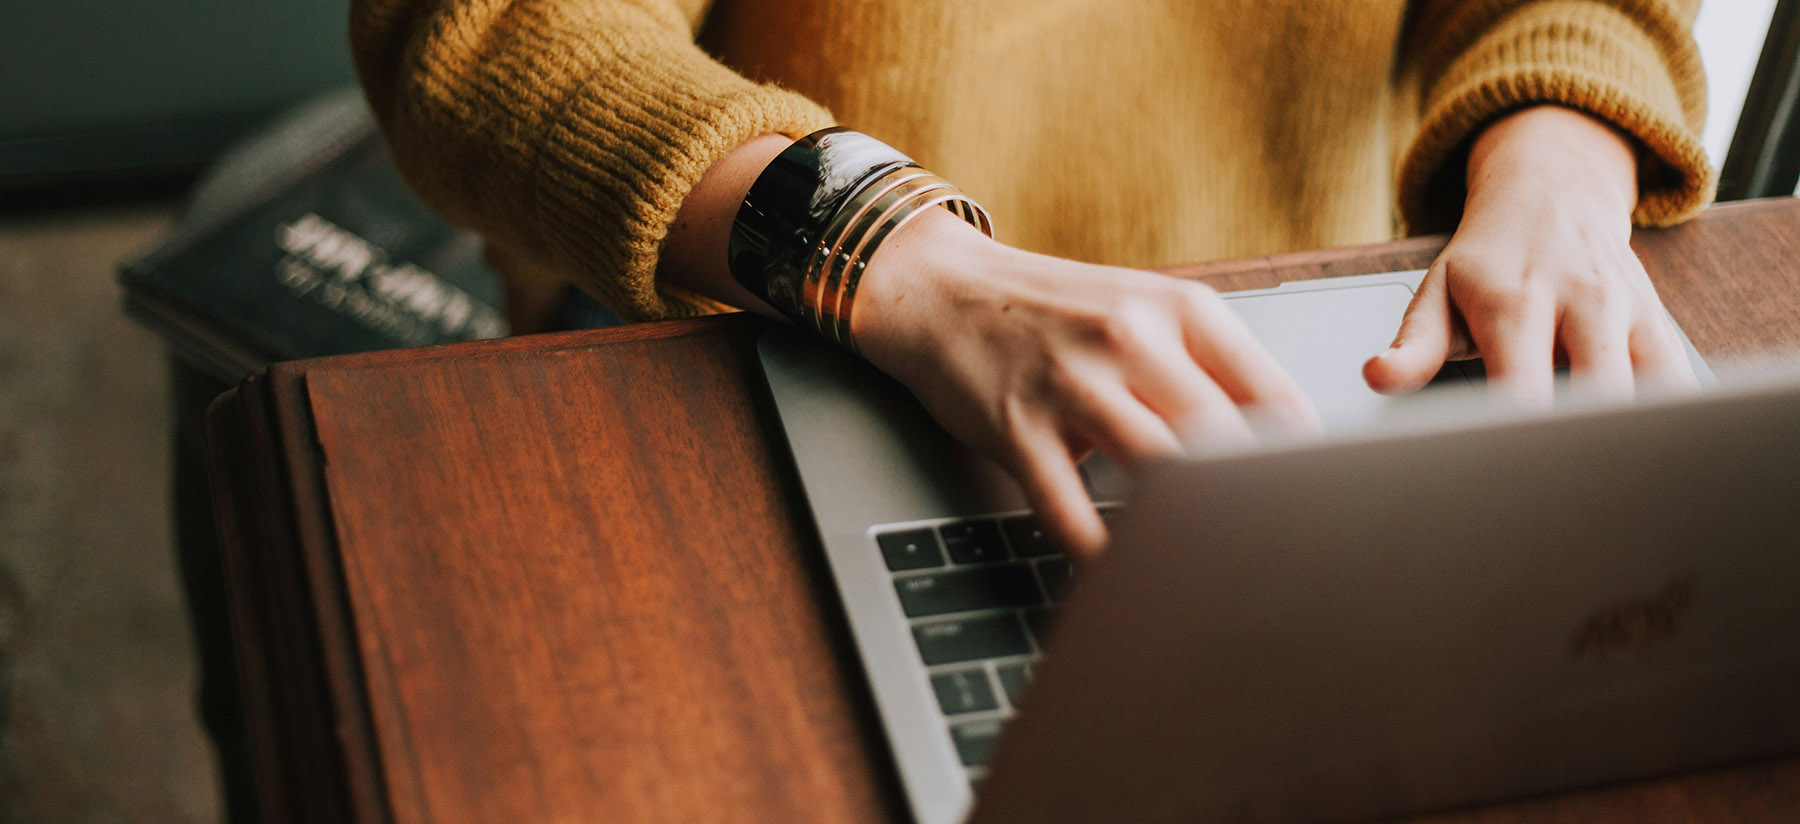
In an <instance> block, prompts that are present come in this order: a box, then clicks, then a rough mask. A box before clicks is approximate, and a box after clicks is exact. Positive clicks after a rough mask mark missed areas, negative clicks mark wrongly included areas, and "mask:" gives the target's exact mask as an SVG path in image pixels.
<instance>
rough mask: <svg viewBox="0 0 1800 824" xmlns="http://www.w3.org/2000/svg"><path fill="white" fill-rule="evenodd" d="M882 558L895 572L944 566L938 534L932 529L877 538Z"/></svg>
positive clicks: (887, 534)
mask: <svg viewBox="0 0 1800 824" xmlns="http://www.w3.org/2000/svg"><path fill="white" fill-rule="evenodd" d="M875 543H876V544H877V545H879V546H880V547H881V557H882V559H883V560H886V561H887V568H888V569H890V570H893V571H894V572H903V571H905V570H909V569H928V568H930V567H940V566H943V565H944V551H943V550H941V549H938V540H937V533H936V532H933V531H932V529H931V527H925V528H923V529H908V530H906V531H904V532H887V533H883V534H881V535H877V536H875Z"/></svg>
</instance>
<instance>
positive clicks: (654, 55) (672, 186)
mask: <svg viewBox="0 0 1800 824" xmlns="http://www.w3.org/2000/svg"><path fill="white" fill-rule="evenodd" d="M607 75H608V76H603V77H595V78H593V79H592V80H591V81H590V83H589V85H588V86H587V87H586V88H582V89H578V90H577V91H576V93H575V94H573V95H572V96H571V97H572V99H570V100H568V101H566V103H565V105H564V108H563V111H562V113H561V114H560V116H559V117H558V118H557V122H556V123H555V125H554V126H553V127H552V128H551V129H550V130H549V132H548V140H547V141H546V143H545V148H544V149H543V155H542V156H541V157H540V159H539V166H538V172H537V174H536V181H537V184H536V185H537V187H538V197H537V198H536V204H537V214H536V215H535V217H536V220H537V222H538V225H539V227H540V230H541V232H542V237H543V240H544V242H545V243H546V244H547V245H548V246H549V247H550V249H549V251H550V252H551V254H552V255H553V256H554V257H555V258H556V259H558V260H559V261H562V262H564V263H565V264H566V265H568V266H570V267H571V271H570V274H571V276H573V277H575V278H577V279H578V280H579V283H580V285H581V286H583V287H584V288H586V289H587V290H588V291H590V292H592V293H593V294H594V295H595V297H597V298H599V299H600V301H601V302H602V303H605V304H606V305H607V307H608V308H610V309H612V310H613V311H615V312H617V313H618V314H619V315H620V316H621V317H624V318H626V319H627V320H658V319H664V318H674V317H687V316H691V315H696V314H704V313H707V312H712V311H718V310H719V309H721V308H723V307H722V306H720V305H719V304H717V303H714V302H712V301H709V300H706V299H704V298H700V297H698V296H696V295H693V294H691V293H688V292H686V291H684V290H681V289H679V288H676V287H674V286H671V285H669V284H666V283H662V282H660V281H658V279H657V277H656V264H657V260H658V258H659V257H660V253H661V249H662V244H663V241H664V239H665V238H666V237H667V236H668V233H669V227H670V226H672V225H673V224H674V222H675V215H676V213H677V211H679V210H680V208H681V203H682V201H683V200H685V199H686V198H687V195H688V193H689V192H690V191H691V190H692V189H693V188H694V184H696V183H698V182H699V180H700V177H701V175H702V174H704V173H705V172H706V170H707V169H708V168H710V167H711V166H712V164H713V163H714V162H715V161H717V160H718V159H719V158H721V157H723V156H725V154H726V153H727V152H729V151H731V149H733V148H735V147H736V146H738V145H740V144H742V143H744V142H745V141H748V140H750V139H751V138H754V137H757V136H759V135H763V134H770V133H779V134H785V135H788V136H790V137H794V138H796V139H797V138H799V137H803V136H805V135H807V134H810V133H812V132H814V131H817V130H819V129H822V128H825V127H827V126H830V125H832V119H831V115H830V114H829V113H828V112H826V111H825V110H824V109H823V108H821V107H820V106H818V105H817V104H815V103H813V102H811V101H809V100H807V99H806V98H804V97H802V96H800V95H799V94H796V93H794V92H791V91H787V90H785V89H781V88H777V87H774V86H769V85H761V84H756V83H752V82H750V81H748V80H746V79H744V78H743V77H741V76H739V75H737V74H735V73H733V72H731V71H730V70H728V69H726V68H724V67H723V66H720V65H719V64H717V63H714V62H713V61H711V60H710V59H707V58H706V57H705V56H704V55H703V54H702V53H701V52H699V50H697V49H695V50H688V51H684V52H682V53H680V54H678V55H675V56H671V54H670V53H669V52H668V51H666V50H664V51H657V52H645V53H639V54H632V55H619V59H617V60H616V61H612V62H610V63H609V64H608V65H607ZM621 77H628V78H632V79H633V81H634V82H631V83H620V82H617V80H616V78H621ZM720 254H723V250H721V252H720Z"/></svg>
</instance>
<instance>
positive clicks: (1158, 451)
mask: <svg viewBox="0 0 1800 824" xmlns="http://www.w3.org/2000/svg"><path fill="white" fill-rule="evenodd" d="M1066 404H1067V407H1066V408H1067V412H1066V414H1067V416H1068V425H1069V427H1070V429H1072V430H1073V434H1075V435H1076V436H1077V437H1078V438H1079V439H1081V440H1082V441H1084V442H1086V443H1091V444H1093V445H1094V447H1095V448H1097V449H1099V450H1100V451H1101V452H1105V453H1106V454H1107V455H1108V456H1111V457H1112V459H1113V460H1115V461H1118V462H1119V463H1120V464H1121V465H1123V466H1125V467H1128V468H1129V467H1134V466H1137V465H1139V464H1142V463H1145V462H1148V461H1157V460H1166V459H1169V458H1177V457H1180V456H1181V455H1182V452H1183V450H1182V448H1181V441H1180V440H1178V439H1177V438H1176V437H1175V431H1174V430H1173V429H1171V428H1170V426H1169V424H1168V423H1167V422H1166V421H1164V420H1163V418H1161V417H1159V416H1158V415H1157V414H1156V413H1155V412H1153V411H1151V410H1150V409H1149V408H1148V407H1146V406H1145V405H1144V402H1142V401H1140V400H1138V398H1137V397H1136V396H1134V395H1132V394H1131V393H1130V392H1128V391H1126V390H1125V388H1124V387H1123V386H1118V387H1116V388H1113V389H1102V388H1097V387H1088V388H1084V389H1083V390H1082V391H1081V392H1079V393H1078V394H1074V395H1072V396H1068V397H1066Z"/></svg>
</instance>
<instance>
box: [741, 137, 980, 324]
mask: <svg viewBox="0 0 1800 824" xmlns="http://www.w3.org/2000/svg"><path fill="white" fill-rule="evenodd" d="M934 205H941V206H944V207H945V208H948V209H950V211H951V212H953V213H954V214H956V215H957V216H958V217H960V218H962V219H963V220H966V221H968V222H969V223H970V224H973V225H974V226H975V227H976V228H978V229H980V230H981V231H983V232H984V233H987V234H988V235H990V236H991V235H992V234H993V229H992V225H991V223H990V221H989V219H988V215H987V212H986V211H984V210H983V209H982V208H981V207H980V206H979V205H977V204H976V203H975V202H974V201H972V200H970V199H969V198H968V196H966V195H964V194H963V193H962V192H961V191H960V190H958V189H957V188H956V187H954V186H952V185H950V184H949V183H948V182H947V181H944V180H943V179H941V178H939V177H937V176H936V175H933V174H931V173H930V172H927V171H925V170H924V169H921V168H919V166H918V164H916V163H914V162H913V161H912V159H911V158H909V157H907V156H906V155H903V154H901V153H899V152H898V151H895V150H894V149H893V148H892V147H890V146H888V145H887V144H885V143H882V142H881V141H879V140H876V139H874V138H872V137H869V136H868V135H865V134H862V133H860V132H854V131H851V130H849V129H844V128H831V129H825V130H823V131H818V132H814V133H812V134H810V135H807V136H806V137H804V138H801V139H800V140H798V141H796V142H795V143H794V145H792V146H789V147H788V148H787V149H786V150H785V151H783V152H782V153H781V155H780V156H778V157H776V158H775V160H774V161H773V162H771V163H770V164H769V166H768V168H767V169H765V170H763V173H762V175H761V176H760V177H758V178H757V179H756V182H755V183H754V184H752V185H751V187H750V191H749V193H748V194H746V195H745V196H744V204H743V206H741V207H739V209H738V213H737V220H736V221H735V222H734V223H733V224H732V228H731V243H730V248H729V251H728V255H729V257H728V261H729V265H730V267H731V275H732V277H734V278H736V279H737V282H738V283H740V284H743V286H744V288H745V289H748V290H749V291H750V292H751V294H754V295H756V296H757V297H759V298H762V299H763V300H765V301H768V302H769V304H770V305H771V306H774V307H775V308H776V309H778V310H780V311H781V312H782V313H783V314H785V315H787V316H788V317H789V318H790V319H792V320H793V321H794V322H795V323H797V324H800V325H802V326H806V327H810V328H812V329H814V330H816V331H817V332H819V334H820V335H822V336H824V337H825V338H826V339H827V340H830V341H833V342H835V343H837V344H838V345H840V346H843V347H845V348H847V349H851V350H852V351H854V350H855V344H854V342H853V341H852V340H851V338H850V308H851V306H852V305H853V302H854V300H855V295H856V285H857V282H858V280H859V279H860V278H861V276H862V271H863V268H864V266H865V264H866V261H867V260H868V259H869V258H870V257H871V256H873V255H874V253H875V249H876V247H877V246H878V245H879V244H880V242H881V241H882V239H884V238H886V237H887V236H888V235H889V234H891V233H892V232H893V231H894V230H895V229H897V228H899V227H900V226H901V225H903V224H905V223H906V222H907V221H908V220H910V219H911V218H912V217H914V216H915V215H917V214H918V212H919V210H921V209H924V208H927V207H929V206H934Z"/></svg>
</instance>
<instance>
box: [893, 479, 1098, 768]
mask: <svg viewBox="0 0 1800 824" xmlns="http://www.w3.org/2000/svg"><path fill="white" fill-rule="evenodd" d="M1101 511H1102V514H1103V515H1107V516H1110V515H1111V514H1112V512H1113V511H1115V510H1114V509H1112V508H1104V509H1102V510H1101ZM875 544H876V546H878V547H879V548H880V550H881V557H882V560H884V561H885V562H886V563H887V568H888V572H889V573H890V574H891V575H892V576H893V580H894V594H895V595H896V596H898V597H899V600H900V609H901V611H903V612H904V613H905V614H906V619H907V623H908V624H909V625H910V627H911V629H912V636H913V643H914V645H915V646H916V647H917V649H918V652H919V659H920V660H921V661H922V662H923V663H924V665H925V667H926V672H927V674H928V675H929V677H930V679H931V691H932V692H933V693H934V694H935V695H936V696H937V704H938V709H939V711H940V712H942V713H943V716H944V722H945V723H946V724H947V725H948V726H949V729H950V738H951V740H952V741H953V742H954V743H955V745H956V753H957V756H958V757H959V758H960V759H961V760H962V763H963V766H964V767H966V768H968V770H969V775H970V779H971V780H979V779H980V777H981V775H982V774H983V773H984V772H985V767H986V766H987V763H988V758H989V757H990V756H991V755H992V753H993V748H994V743H995V742H996V741H997V740H998V739H999V736H1000V731H1001V729H1002V728H1003V727H1004V725H1005V723H1006V721H1007V720H1008V719H1010V718H1011V717H1012V716H1013V715H1014V714H1015V713H1017V712H1018V710H1019V706H1020V702H1021V701H1022V700H1023V699H1024V696H1025V688H1026V686H1027V685H1028V684H1029V683H1030V682H1031V674H1032V666H1033V664H1034V663H1036V661H1037V660H1038V658H1039V657H1040V656H1041V655H1042V650H1043V646H1044V643H1045V640H1046V637H1047V633H1048V632H1049V630H1050V626H1051V624H1052V623H1053V622H1054V619H1055V617H1056V610H1057V608H1058V606H1059V605H1060V604H1061V603H1062V602H1063V601H1064V600H1065V599H1067V598H1068V596H1069V594H1070V592H1071V587H1072V585H1073V583H1074V578H1073V575H1074V569H1073V567H1072V566H1071V564H1070V562H1069V559H1068V558H1066V557H1064V556H1063V555H1062V554H1061V553H1059V552H1058V551H1057V550H1056V549H1055V548H1054V547H1052V546H1051V544H1050V541H1049V539H1048V538H1046V537H1045V535H1044V533H1043V531H1042V530H1041V529H1039V527H1038V525H1037V522H1036V521H1035V519H1033V518H1032V517H1031V516H1030V515H1012V516H1001V517H981V518H961V519H956V520H950V521H944V522H940V523H935V524H928V525H924V526H920V525H907V526H895V527H877V528H876V535H875Z"/></svg>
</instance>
